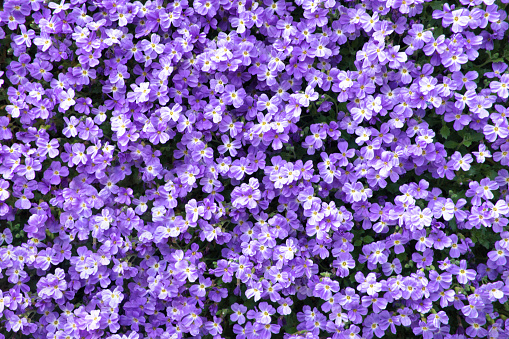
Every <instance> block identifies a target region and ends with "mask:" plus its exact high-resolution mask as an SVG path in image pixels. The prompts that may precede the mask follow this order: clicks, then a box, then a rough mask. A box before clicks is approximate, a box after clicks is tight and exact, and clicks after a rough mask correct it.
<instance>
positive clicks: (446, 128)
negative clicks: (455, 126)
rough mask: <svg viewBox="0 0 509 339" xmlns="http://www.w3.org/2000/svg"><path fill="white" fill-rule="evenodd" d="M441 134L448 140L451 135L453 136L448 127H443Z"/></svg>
mask: <svg viewBox="0 0 509 339" xmlns="http://www.w3.org/2000/svg"><path fill="white" fill-rule="evenodd" d="M440 134H441V135H442V136H443V137H444V139H447V138H448V137H449V135H450V134H451V130H450V129H449V127H447V126H446V125H444V126H442V128H441V129H440Z"/></svg>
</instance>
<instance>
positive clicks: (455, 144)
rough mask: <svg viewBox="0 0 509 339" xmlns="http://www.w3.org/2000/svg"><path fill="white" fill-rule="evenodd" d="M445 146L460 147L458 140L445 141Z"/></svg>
mask: <svg viewBox="0 0 509 339" xmlns="http://www.w3.org/2000/svg"><path fill="white" fill-rule="evenodd" d="M444 146H445V148H452V149H454V148H456V147H458V143H457V142H456V141H452V140H448V141H446V142H445V143H444Z"/></svg>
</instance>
